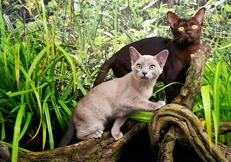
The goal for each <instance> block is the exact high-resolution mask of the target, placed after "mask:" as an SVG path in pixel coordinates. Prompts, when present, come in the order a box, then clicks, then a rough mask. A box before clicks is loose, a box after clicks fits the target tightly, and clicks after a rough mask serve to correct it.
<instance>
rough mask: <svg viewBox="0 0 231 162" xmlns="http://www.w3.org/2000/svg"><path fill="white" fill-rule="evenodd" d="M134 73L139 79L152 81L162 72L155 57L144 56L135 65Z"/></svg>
mask: <svg viewBox="0 0 231 162" xmlns="http://www.w3.org/2000/svg"><path fill="white" fill-rule="evenodd" d="M133 72H134V74H135V76H136V77H137V78H140V79H144V80H150V79H152V78H156V77H157V76H159V75H160V74H161V72H162V70H161V69H160V67H159V65H158V62H157V61H156V60H155V59H154V57H153V56H143V57H142V58H140V59H138V60H137V61H136V62H135V64H134V65H133Z"/></svg>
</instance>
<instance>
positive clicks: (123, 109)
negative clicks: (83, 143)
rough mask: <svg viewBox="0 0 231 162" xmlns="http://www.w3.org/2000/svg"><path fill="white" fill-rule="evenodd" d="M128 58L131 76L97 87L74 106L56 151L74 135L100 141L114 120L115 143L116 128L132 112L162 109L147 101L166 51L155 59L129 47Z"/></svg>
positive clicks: (118, 135)
mask: <svg viewBox="0 0 231 162" xmlns="http://www.w3.org/2000/svg"><path fill="white" fill-rule="evenodd" d="M130 56H131V63H132V65H131V67H132V72H130V73H128V74H127V75H125V76H124V77H122V78H116V79H114V80H111V81H108V82H104V83H102V84H99V85H98V86H96V87H94V88H93V89H92V90H91V91H90V92H89V93H88V94H87V95H86V96H85V97H83V98H82V99H81V100H80V101H79V102H78V104H77V106H76V108H75V109H74V111H73V113H72V117H71V120H70V123H69V126H68V129H67V131H66V133H65V135H64V137H63V138H62V140H61V142H60V143H59V145H58V147H62V146H66V145H67V144H69V143H70V141H71V139H72V137H73V136H74V133H75V131H76V137H77V138H79V139H82V140H86V139H89V138H99V137H101V136H102V134H103V131H104V129H105V126H106V125H107V124H108V122H109V121H111V120H115V122H114V125H113V127H112V129H111V134H112V136H113V138H114V139H115V140H118V139H120V138H121V137H122V136H123V133H122V132H121V131H120V127H121V126H122V125H123V124H124V122H125V121H126V119H127V118H128V117H129V115H131V114H132V113H133V112H135V111H138V110H143V111H154V110H157V109H159V108H160V107H162V106H163V105H165V102H164V101H159V102H157V103H153V102H151V101H149V100H148V99H149V97H150V96H151V95H152V93H153V86H154V85H155V83H156V80H157V78H158V77H159V75H160V74H161V73H162V71H163V67H164V65H165V62H166V60H167V57H168V51H167V50H163V51H161V52H160V53H159V54H157V55H156V56H151V55H143V56H142V55H141V54H140V53H139V52H138V51H137V50H136V49H135V48H134V47H130Z"/></svg>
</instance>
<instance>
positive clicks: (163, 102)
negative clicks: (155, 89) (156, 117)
mask: <svg viewBox="0 0 231 162" xmlns="http://www.w3.org/2000/svg"><path fill="white" fill-rule="evenodd" d="M156 104H157V107H156V109H159V108H161V107H162V106H164V105H166V103H165V101H158V102H157V103H156Z"/></svg>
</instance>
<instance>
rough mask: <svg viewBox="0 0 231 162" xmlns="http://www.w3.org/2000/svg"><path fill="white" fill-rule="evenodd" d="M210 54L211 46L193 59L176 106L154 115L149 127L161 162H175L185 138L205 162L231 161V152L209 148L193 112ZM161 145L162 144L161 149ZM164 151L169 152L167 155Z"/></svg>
mask: <svg viewBox="0 0 231 162" xmlns="http://www.w3.org/2000/svg"><path fill="white" fill-rule="evenodd" d="M209 52H210V46H209V44H206V45H204V46H202V48H201V50H199V51H198V52H196V53H195V54H193V55H191V65H190V70H189V74H188V76H187V78H186V81H185V84H184V86H183V87H182V89H181V91H180V94H179V95H178V96H177V97H176V98H175V99H174V101H173V103H172V104H168V105H165V106H164V107H162V108H161V109H160V110H158V111H157V112H156V113H154V115H153V117H152V119H151V121H150V123H149V135H150V139H151V147H152V149H153V152H154V155H155V156H156V158H157V159H158V161H167V162H172V161H174V158H173V156H172V154H173V148H174V145H175V143H176V142H181V143H182V141H185V137H186V140H187V141H189V143H190V144H191V145H192V146H193V148H194V149H195V151H196V152H197V154H198V156H199V157H200V159H201V160H203V161H206V162H207V161H209V162H213V161H214V162H218V161H220V162H226V161H227V162H228V161H231V156H230V153H231V149H230V148H228V147H224V146H223V145H219V146H215V145H213V144H212V143H211V144H209V142H208V140H207V134H206V131H205V129H204V127H203V126H202V124H201V122H200V120H199V119H198V118H197V117H196V116H195V115H194V114H193V113H192V111H191V109H192V107H193V103H194V100H195V97H196V95H197V94H198V92H199V90H200V87H201V84H202V78H203V74H204V67H205V63H206V60H207V58H208V56H209ZM177 129H180V130H182V133H181V135H179V133H178V132H177V131H176V130H177ZM175 134H178V135H177V136H176V135H175ZM162 137H163V138H162ZM159 143H161V147H160V148H159V147H158V146H159ZM163 150H164V151H165V150H169V151H167V153H165V152H164V151H163Z"/></svg>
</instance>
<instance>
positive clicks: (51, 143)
mask: <svg viewBox="0 0 231 162" xmlns="http://www.w3.org/2000/svg"><path fill="white" fill-rule="evenodd" d="M44 110H45V116H46V125H47V130H48V135H49V143H50V150H53V149H54V138H53V132H52V125H51V119H50V113H49V107H48V104H45V105H44Z"/></svg>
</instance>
